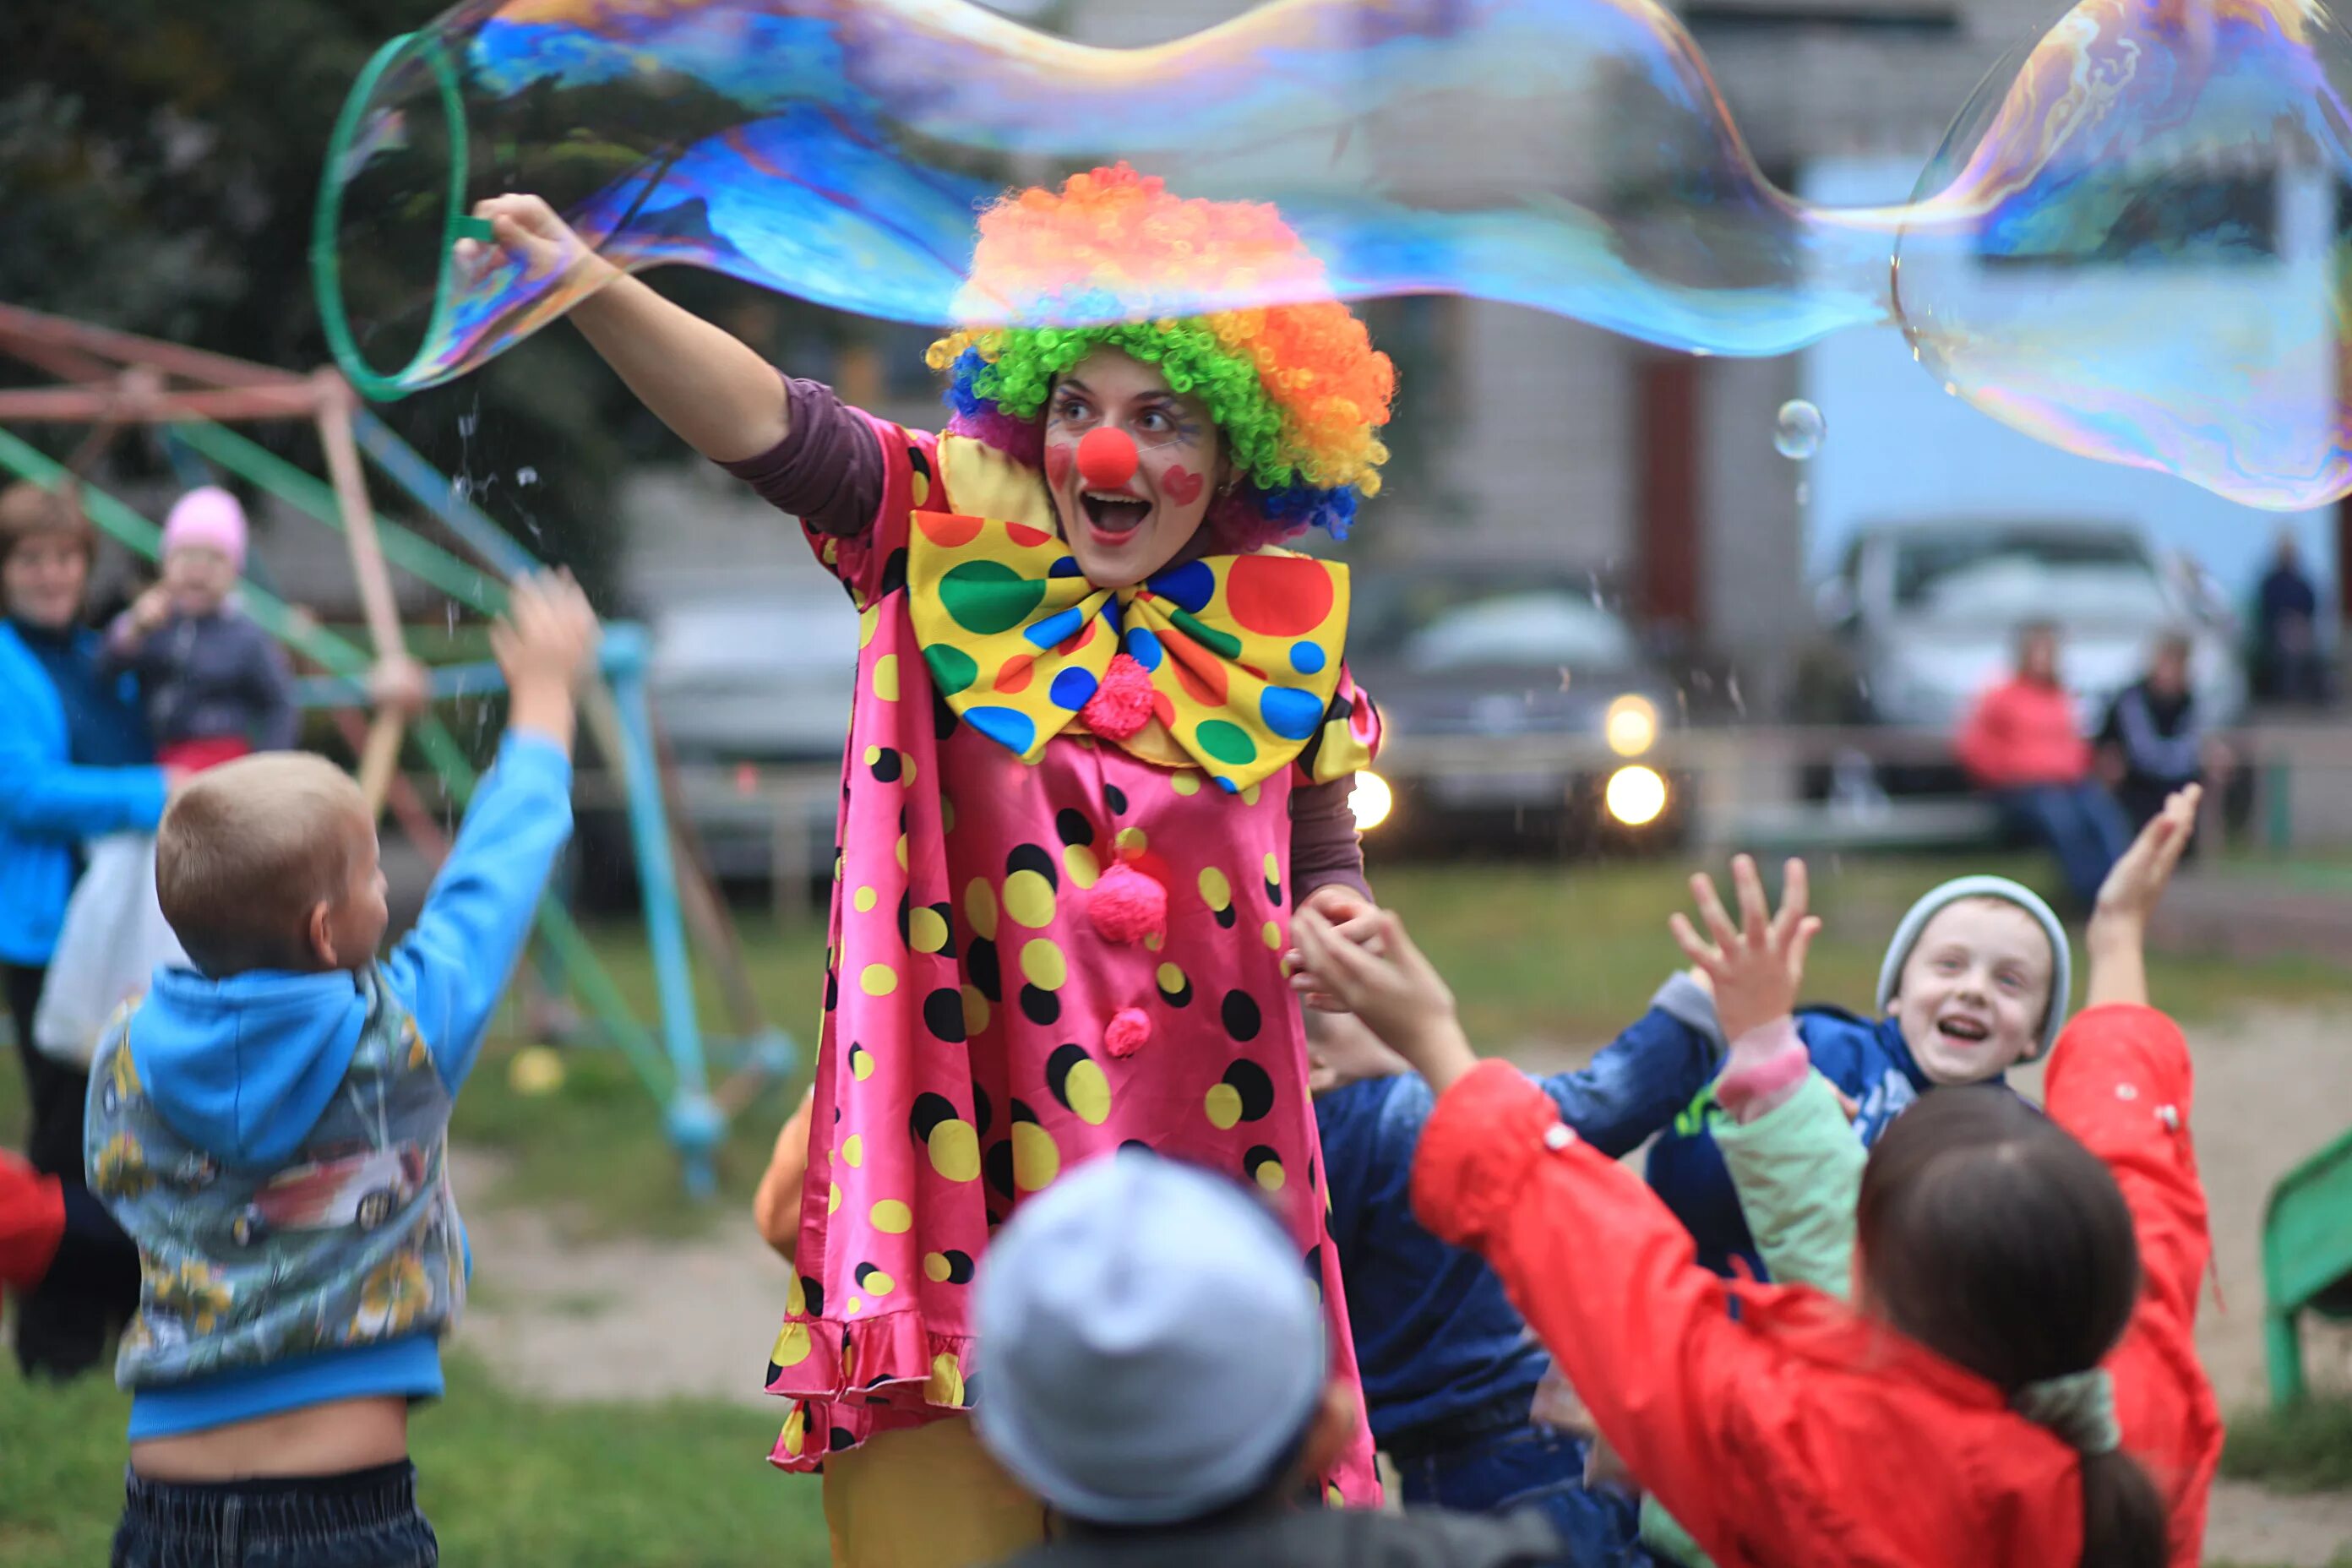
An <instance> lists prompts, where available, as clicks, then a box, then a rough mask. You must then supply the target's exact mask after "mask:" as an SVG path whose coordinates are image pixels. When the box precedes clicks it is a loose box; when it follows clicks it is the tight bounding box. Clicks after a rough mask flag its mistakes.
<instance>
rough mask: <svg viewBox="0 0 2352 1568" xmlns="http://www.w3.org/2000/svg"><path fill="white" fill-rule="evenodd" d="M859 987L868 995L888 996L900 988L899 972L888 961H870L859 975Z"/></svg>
mask: <svg viewBox="0 0 2352 1568" xmlns="http://www.w3.org/2000/svg"><path fill="white" fill-rule="evenodd" d="M857 988H858V989H859V990H861V991H863V992H865V993H866V994H867V995H868V996H887V995H888V994H890V993H891V992H893V991H896V990H897V989H898V971H897V970H895V969H893V968H891V967H890V966H889V965H888V964H887V963H869V964H867V965H866V967H865V969H864V970H863V971H861V972H860V973H859V974H858V976H857Z"/></svg>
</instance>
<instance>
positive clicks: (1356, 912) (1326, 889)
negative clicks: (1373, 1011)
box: [1282, 882, 1381, 1014]
mask: <svg viewBox="0 0 2352 1568" xmlns="http://www.w3.org/2000/svg"><path fill="white" fill-rule="evenodd" d="M1299 907H1300V908H1301V909H1307V910H1314V911H1315V912H1316V913H1317V914H1318V915H1321V916H1322V917H1323V918H1324V919H1325V920H1326V921H1329V922H1330V923H1331V929H1332V931H1333V934H1335V935H1337V936H1338V937H1339V939H1340V940H1342V941H1345V942H1366V943H1368V942H1371V941H1372V940H1373V938H1374V936H1375V934H1376V931H1377V928H1378V926H1379V923H1380V922H1379V915H1380V912H1381V911H1380V906H1379V905H1377V904H1375V903H1373V902H1372V901H1371V900H1370V899H1367V898H1365V897H1364V895H1363V894H1361V893H1360V892H1358V891H1356V889H1353V888H1350V887H1349V886H1348V885H1347V884H1346V883H1345V882H1327V883H1325V884H1324V885H1323V886H1322V887H1319V888H1318V889H1315V890H1314V891H1313V892H1311V893H1309V894H1307V897H1306V898H1305V899H1304V900H1300V903H1299ZM1282 962H1283V967H1284V969H1285V970H1286V971H1287V972H1288V973H1289V974H1290V988H1291V989H1292V990H1293V991H1296V992H1297V993H1298V996H1299V1000H1300V1001H1302V1002H1304V1003H1305V1004H1306V1005H1307V1009H1308V1010H1309V1011H1310V1012H1316V1013H1331V1014H1339V1013H1345V1012H1346V1011H1347V1010H1348V1009H1347V1007H1346V1005H1344V1004H1342V1003H1341V1002H1340V1000H1339V998H1338V997H1337V996H1334V995H1333V994H1331V992H1330V988H1329V987H1328V986H1326V985H1325V984H1322V982H1321V981H1320V980H1318V978H1317V977H1316V974H1315V970H1314V967H1313V966H1312V965H1311V964H1309V963H1307V955H1306V954H1305V953H1304V952H1300V951H1299V950H1298V949H1297V947H1293V948H1292V949H1291V950H1290V951H1289V952H1286V953H1285V954H1283V961H1282Z"/></svg>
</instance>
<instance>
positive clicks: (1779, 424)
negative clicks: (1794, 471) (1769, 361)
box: [1772, 397, 1830, 463]
mask: <svg viewBox="0 0 2352 1568" xmlns="http://www.w3.org/2000/svg"><path fill="white" fill-rule="evenodd" d="M1829 428H1830V426H1829V421H1828V420H1826V419H1824V418H1822V411H1821V410H1820V409H1818V408H1816V407H1814V406H1813V405H1811V404H1810V403H1808V402H1806V401H1805V400H1804V399H1803V398H1801V397H1792V398H1790V400H1789V401H1788V402H1786V403H1783V404H1782V405H1780V416H1778V417H1777V418H1775V419H1774V420H1773V421H1772V447H1773V449H1774V450H1775V451H1777V452H1779V453H1780V456H1782V457H1784V458H1788V459H1789V460H1790V462H1792V463H1801V462H1804V461H1805V460H1807V459H1808V458H1811V457H1812V455H1813V454H1814V453H1816V452H1818V451H1820V450H1821V449H1822V437H1824V436H1826V435H1828V434H1829Z"/></svg>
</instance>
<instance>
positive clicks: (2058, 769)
mask: <svg viewBox="0 0 2352 1568" xmlns="http://www.w3.org/2000/svg"><path fill="white" fill-rule="evenodd" d="M1954 750H1955V751H1956V752H1958V755H1959V760H1960V766H1961V767H1963V768H1964V769H1966V770H1967V772H1968V775H1969V780H1970V782H1972V783H1973V784H1975V785H1976V786H1977V787H1978V788H1979V789H1980V790H1982V791H1984V792H1985V793H1986V794H1988V795H1990V796H1991V797H1992V799H1993V800H1994V802H1995V803H1996V804H1997V805H1999V806H2000V813H2001V816H2002V817H2003V819H2004V820H2005V821H2006V822H2007V824H2008V826H2009V827H2010V830H2011V832H2013V833H2016V834H2018V835H2019V836H2021V837H2027V838H2031V839H2032V840H2033V841H2034V842H2035V843H2038V844H2041V845H2043V846H2046V847H2048V848H2049V850H2050V852H2051V853H2052V854H2053V855H2055V856H2056V857H2057V858H2058V867H2059V869H2060V871H2061V872H2062V873H2063V875H2064V877H2065V879H2066V888H2067V891H2068V892H2069V893H2070V894H2072V895H2073V897H2074V902H2075V904H2076V905H2077V907H2079V908H2081V909H2084V910H2088V909H2089V908H2090V907H2091V906H2092V904H2093V903H2094V902H2095V900H2097V898H2098V892H2099V884H2100V883H2101V882H2104V881H2105V880H2106V876H2107V871H2108V869H2109V868H2112V867H2113V866H2114V865H2115V863H2116V859H2117V858H2118V857H2120V856H2121V855H2122V854H2123V852H2124V850H2125V848H2126V847H2127V846H2128V845H2129V844H2130V842H2131V830H2130V827H2129V826H2128V825H2127V824H2126V822H2125V820H2124V814H2123V812H2122V810H2121V809H2120V808H2119V807H2118V806H2117V805H2116V802H2115V797H2114V796H2112V795H2109V794H2108V793H2107V791H2106V786H2105V784H2101V783H2100V782H2099V781H2098V779H2097V778H2096V777H2095V776H2094V775H2093V773H2092V772H2091V742H2089V741H2088V740H2086V739H2084V735H2083V731H2082V729H2081V727H2080V726H2079V724H2078V723H2077V722H2076V720H2075V716H2074V698H2073V697H2072V696H2071V695H2070V694H2069V693H2068V692H2067V690H2066V687H2065V683H2064V682H2063V681H2062V680H2061V679H2059V674H2058V628H2057V627H2055V626H2050V625H2048V624H2046V623H2033V624H2029V625H2027V626H2021V627H2019V628H2018V633H2017V669H2016V672H2015V673H2014V674H2012V675H2011V677H2010V678H2009V679H2007V680H2004V681H2002V682H2000V684H1998V685H1996V686H1994V687H1993V688H1991V689H1990V690H1988V691H1986V692H1985V693H1984V694H1983V695H1982V696H1980V697H1979V698H1978V699H1977V700H1976V704H1975V706H1974V707H1972V708H1971V709H1970V710H1969V715H1968V718H1967V719H1966V720H1965V721H1963V722H1962V724H1961V726H1960V732H1959V735H1958V738H1957V740H1956V741H1955V742H1954Z"/></svg>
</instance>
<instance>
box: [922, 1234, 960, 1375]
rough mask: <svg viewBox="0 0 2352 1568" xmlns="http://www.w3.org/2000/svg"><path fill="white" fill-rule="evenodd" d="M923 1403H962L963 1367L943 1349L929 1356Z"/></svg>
mask: <svg viewBox="0 0 2352 1568" xmlns="http://www.w3.org/2000/svg"><path fill="white" fill-rule="evenodd" d="M934 1256H936V1255H934ZM942 1261H944V1259H942ZM942 1278H944V1276H942ZM923 1403H924V1404H926V1405H941V1406H946V1407H960V1406H961V1405H962V1404H963V1368H961V1366H958V1365H957V1364H956V1358H955V1357H954V1356H952V1355H950V1354H949V1353H948V1352H945V1351H941V1352H940V1353H939V1354H937V1355H935V1356H933V1357H932V1358H931V1375H930V1377H929V1379H928V1380H927V1381H926V1382H925V1383H924V1384H923Z"/></svg>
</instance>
